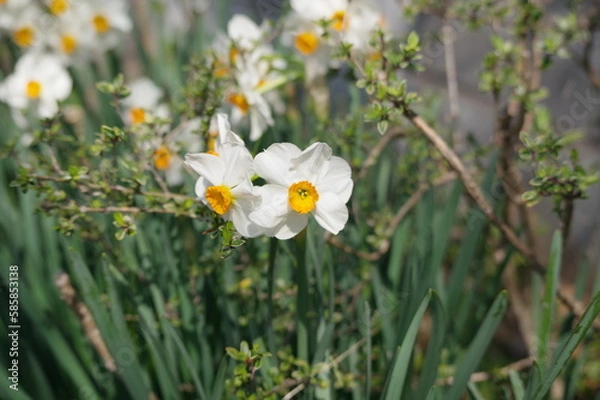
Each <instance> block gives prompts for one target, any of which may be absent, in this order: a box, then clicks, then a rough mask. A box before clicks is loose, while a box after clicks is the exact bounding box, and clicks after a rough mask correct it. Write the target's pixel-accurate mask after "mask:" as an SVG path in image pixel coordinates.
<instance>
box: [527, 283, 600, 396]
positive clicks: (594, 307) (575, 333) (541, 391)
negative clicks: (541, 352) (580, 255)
mask: <svg viewBox="0 0 600 400" xmlns="http://www.w3.org/2000/svg"><path fill="white" fill-rule="evenodd" d="M599 313H600V293H597V294H596V296H594V299H593V300H592V302H591V303H590V305H589V306H588V308H587V309H586V310H585V312H584V313H583V316H582V317H581V320H580V321H579V322H578V323H577V325H576V326H575V329H573V330H572V331H571V334H570V335H569V338H568V339H567V341H566V342H565V343H564V345H563V346H562V347H561V348H560V349H557V351H556V356H555V357H554V360H553V362H552V364H551V366H550V368H549V369H548V371H547V372H546V373H545V374H544V375H543V377H542V379H541V383H540V384H539V385H538V387H537V389H536V390H535V392H534V395H533V399H534V400H541V399H543V398H544V396H545V395H546V393H547V392H548V390H549V389H550V386H551V385H552V383H553V382H554V381H555V380H556V378H557V377H558V375H559V374H560V372H561V371H562V369H563V368H564V367H565V366H566V365H567V362H568V361H569V358H570V357H571V354H573V351H574V350H575V348H576V347H577V346H578V345H579V343H580V342H581V341H582V340H583V338H584V337H585V336H586V334H587V333H588V330H589V329H590V327H591V326H592V324H593V323H594V320H595V319H596V317H597V316H598V314H599Z"/></svg>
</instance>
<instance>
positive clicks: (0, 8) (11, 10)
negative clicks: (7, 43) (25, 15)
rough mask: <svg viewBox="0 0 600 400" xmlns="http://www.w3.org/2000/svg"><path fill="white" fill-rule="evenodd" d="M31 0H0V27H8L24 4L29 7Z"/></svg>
mask: <svg viewBox="0 0 600 400" xmlns="http://www.w3.org/2000/svg"><path fill="white" fill-rule="evenodd" d="M30 1H31V0H2V1H0V29H10V28H11V26H12V25H13V24H14V20H15V18H16V16H17V14H18V13H19V12H21V11H22V10H23V9H24V8H25V7H26V6H29V7H31V4H30Z"/></svg>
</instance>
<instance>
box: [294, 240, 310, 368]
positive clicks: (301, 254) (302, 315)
mask: <svg viewBox="0 0 600 400" xmlns="http://www.w3.org/2000/svg"><path fill="white" fill-rule="evenodd" d="M296 261H297V269H296V270H297V274H298V275H297V278H296V279H297V280H298V294H297V297H296V313H297V316H296V318H297V321H296V331H297V345H298V348H297V354H298V358H299V359H301V360H305V361H308V360H309V358H308V354H309V340H310V339H309V332H310V330H309V326H308V311H309V303H310V298H309V293H308V285H309V283H308V266H307V264H306V229H305V230H303V231H302V232H300V233H299V234H298V236H296Z"/></svg>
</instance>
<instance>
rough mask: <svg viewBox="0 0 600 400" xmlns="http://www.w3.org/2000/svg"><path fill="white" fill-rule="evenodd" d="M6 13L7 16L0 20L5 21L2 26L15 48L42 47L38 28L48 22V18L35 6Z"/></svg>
mask: <svg viewBox="0 0 600 400" xmlns="http://www.w3.org/2000/svg"><path fill="white" fill-rule="evenodd" d="M0 12H2V11H0ZM8 13H9V16H3V17H2V18H1V19H6V21H4V22H2V24H3V25H4V28H5V29H7V30H8V31H9V34H10V36H11V39H12V41H13V42H14V43H15V44H16V45H17V46H19V47H22V48H25V49H27V48H29V49H31V48H33V47H37V48H39V47H40V46H42V45H43V39H44V38H43V37H42V33H41V32H40V28H39V27H40V26H41V25H42V23H43V22H45V21H48V17H47V16H46V15H45V14H44V13H43V12H42V10H41V9H40V8H39V7H38V6H37V5H35V4H27V5H26V6H23V7H20V8H14V9H12V10H10V11H8Z"/></svg>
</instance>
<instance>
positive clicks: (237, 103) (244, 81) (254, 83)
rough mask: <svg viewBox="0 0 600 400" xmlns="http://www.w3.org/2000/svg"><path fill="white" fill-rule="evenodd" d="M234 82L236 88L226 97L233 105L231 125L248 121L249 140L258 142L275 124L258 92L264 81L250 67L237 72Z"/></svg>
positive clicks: (261, 95) (255, 70)
mask: <svg viewBox="0 0 600 400" xmlns="http://www.w3.org/2000/svg"><path fill="white" fill-rule="evenodd" d="M236 81H237V84H238V85H237V88H235V89H233V90H232V91H231V92H230V94H229V95H228V97H227V100H228V101H229V103H231V104H232V105H233V108H232V110H231V123H232V124H234V125H239V124H241V122H242V121H244V120H246V118H247V119H249V120H250V140H252V141H255V140H258V139H259V138H260V137H261V136H262V134H263V133H264V131H265V130H266V129H267V128H268V127H269V126H272V125H273V124H274V123H275V121H274V120H273V115H272V113H271V107H270V105H269V103H268V102H267V100H266V99H265V97H264V96H263V94H262V92H261V91H260V86H261V85H262V84H264V81H263V80H262V79H261V76H260V74H259V71H258V70H257V69H256V68H253V67H252V66H251V65H248V66H247V68H245V69H243V70H239V71H238V73H237V74H236Z"/></svg>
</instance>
